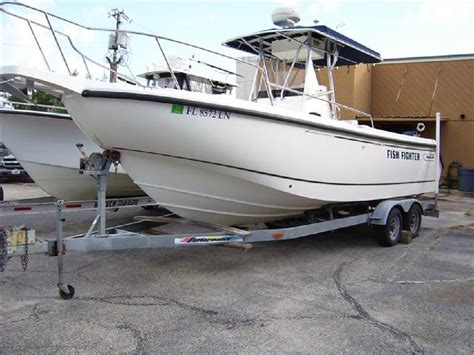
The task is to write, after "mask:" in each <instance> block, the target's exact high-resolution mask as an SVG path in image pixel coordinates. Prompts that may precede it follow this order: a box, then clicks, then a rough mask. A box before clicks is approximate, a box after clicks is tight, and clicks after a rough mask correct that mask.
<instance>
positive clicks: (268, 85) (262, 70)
mask: <svg viewBox="0 0 474 355" xmlns="http://www.w3.org/2000/svg"><path fill="white" fill-rule="evenodd" d="M5 5H14V6H22V7H25V8H29V9H31V10H34V11H37V12H39V13H42V14H44V16H45V18H46V21H47V23H48V25H44V24H41V23H38V22H36V21H34V20H31V19H28V18H26V17H23V16H20V15H18V14H14V13H11V12H9V11H7V10H5V9H3V8H2V7H3V6H5ZM0 11H1V12H3V13H5V14H7V15H10V16H13V17H16V18H19V19H21V20H23V21H26V22H27V23H28V25H29V27H30V30H31V32H32V35H33V37H34V39H35V42H36V44H37V46H38V48H39V50H40V52H41V55H42V57H43V60H44V61H45V63H46V66H47V67H48V69H49V70H50V71H52V70H51V68H50V65H49V63H48V61H47V59H46V56H45V55H44V52H43V50H42V48H41V45H40V43H39V41H38V39H37V37H36V34H35V32H34V30H33V27H32V26H31V24H34V25H36V26H39V27H41V28H45V29H48V30H50V31H51V33H52V35H53V37H54V40H55V42H56V45H57V47H58V49H59V51H60V53H61V57H62V59H63V61H64V63H65V65H66V68H67V70H68V72H69V74H70V75H74V73H71V70H70V67H69V65H68V62H67V60H66V57H65V55H64V52H63V50H62V48H61V45H60V44H59V41H58V39H57V36H56V35H57V34H58V35H61V36H64V37H65V38H66V39H67V40H68V42H69V44H70V46H71V48H72V49H73V50H74V51H75V52H76V53H77V54H79V55H80V57H81V58H82V61H83V63H84V66H85V68H86V71H87V74H88V77H89V78H90V77H91V73H90V70H89V67H88V65H87V62H88V61H89V62H91V63H93V64H95V65H97V66H98V67H100V68H102V69H105V70H107V71H108V72H112V73H115V74H117V76H118V77H121V78H122V79H124V80H126V81H129V82H132V83H134V84H136V85H138V86H140V87H146V86H145V85H143V84H141V83H140V82H139V81H138V80H136V79H135V78H131V77H128V76H127V75H124V74H121V73H119V72H118V71H116V70H113V69H111V68H110V67H106V66H105V65H102V64H100V63H98V62H97V61H95V60H93V59H92V58H90V57H88V56H87V55H85V54H84V53H82V52H81V51H80V50H79V49H78V48H77V47H76V46H75V45H74V43H73V41H72V39H71V37H70V36H69V35H68V34H66V33H63V32H61V31H58V30H56V29H54V28H53V26H52V24H51V21H50V17H52V18H55V19H58V20H61V21H64V22H66V23H69V24H72V25H74V26H77V27H79V28H82V29H85V30H88V31H99V32H115V33H119V32H120V33H127V34H134V35H138V36H143V37H149V38H153V39H154V40H155V41H156V43H157V45H158V48H159V49H160V52H161V54H162V56H163V58H164V60H165V62H166V65H167V67H168V69H169V71H170V75H171V76H172V78H173V81H174V82H175V85H176V87H177V88H178V89H181V88H180V85H179V83H178V80H177V78H176V76H175V73H174V70H173V68H172V67H171V65H170V63H169V60H168V58H167V56H166V54H165V52H164V50H163V48H162V46H161V44H160V40H164V41H169V42H172V43H176V44H180V45H184V46H186V47H190V48H194V49H198V50H201V51H204V52H207V53H211V54H214V55H217V56H220V57H222V58H226V59H230V60H233V61H235V62H239V63H243V64H246V65H249V66H251V67H254V68H255V69H256V74H257V73H260V74H261V76H262V78H264V79H265V80H263V81H264V83H265V88H266V90H267V91H268V92H269V98H270V103H271V105H274V103H273V100H272V98H271V95H270V94H271V87H276V88H279V89H281V90H282V92H283V90H284V91H289V92H292V93H296V94H297V95H301V96H307V97H311V98H314V99H317V100H321V101H324V102H327V103H329V104H330V105H334V106H336V107H337V108H339V109H344V110H348V111H352V112H355V113H358V114H360V115H362V116H367V117H368V118H370V121H371V124H372V127H374V122H373V117H372V115H371V114H369V113H366V112H363V111H360V110H357V109H355V108H353V107H350V106H346V105H343V104H340V103H337V102H335V101H330V100H325V99H322V98H320V97H318V96H315V95H311V94H307V93H304V92H300V91H297V90H293V89H291V88H289V87H287V86H286V84H287V81H286V80H285V86H281V85H278V84H275V83H271V82H270V80H269V79H268V75H267V73H266V70H265V69H266V68H265V58H263V66H264V67H263V68H262V67H261V66H260V65H257V64H254V63H252V62H249V61H246V60H244V59H240V58H236V57H233V56H230V55H226V54H222V53H219V52H216V51H214V50H211V49H207V48H204V47H201V46H198V45H195V44H191V43H187V42H184V41H180V40H175V39H172V38H168V37H164V36H159V35H155V34H151V33H147V32H140V31H130V30H120V29H109V28H100V27H89V26H84V25H81V24H80V23H77V22H74V21H71V20H68V19H66V18H64V17H61V16H58V15H55V14H52V13H49V12H47V11H44V10H41V9H38V8H35V7H33V6H30V5H26V4H22V3H18V2H12V1H5V2H0ZM285 37H286V36H285ZM289 39H291V40H295V39H293V38H291V37H289ZM296 42H299V41H298V40H296ZM260 62H261V61H259V63H260ZM292 64H293V65H292V66H294V63H292ZM131 74H132V75H133V73H131ZM331 93H333V90H331Z"/></svg>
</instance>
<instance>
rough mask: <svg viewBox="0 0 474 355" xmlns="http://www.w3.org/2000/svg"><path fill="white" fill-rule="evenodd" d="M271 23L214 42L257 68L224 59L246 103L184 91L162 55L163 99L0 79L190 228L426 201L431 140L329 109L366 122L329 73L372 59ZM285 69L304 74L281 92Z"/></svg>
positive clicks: (49, 80) (112, 87)
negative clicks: (166, 76) (52, 106)
mask: <svg viewBox="0 0 474 355" xmlns="http://www.w3.org/2000/svg"><path fill="white" fill-rule="evenodd" d="M275 22H276V23H277V24H279V25H282V27H280V28H274V29H270V30H265V31H261V32H256V33H252V34H249V35H245V36H239V37H236V38H233V39H231V40H229V41H227V42H225V43H224V44H225V45H226V46H227V47H231V48H234V49H237V50H240V51H244V52H245V53H250V54H253V55H257V56H258V58H259V63H258V64H254V63H249V62H246V61H243V60H241V59H236V60H237V61H240V62H243V63H246V64H248V65H251V66H252V67H254V68H255V78H254V81H253V84H254V85H253V86H254V89H253V90H252V96H251V97H250V99H249V100H248V101H247V100H240V99H236V98H234V97H232V96H229V95H222V94H218V93H216V92H211V93H205V92H204V93H203V92H193V91H189V90H187V89H186V87H185V86H181V85H180V83H179V82H178V79H177V77H176V75H175V74H174V71H173V69H172V68H171V67H169V61H168V60H167V57H166V55H165V53H164V52H162V53H163V55H164V57H165V61H166V63H167V65H168V67H169V69H170V77H171V78H172V80H173V81H174V83H175V88H160V87H157V88H150V87H146V86H144V85H140V84H139V83H137V85H126V84H121V83H103V82H98V81H93V80H85V79H78V78H73V77H64V76H61V75H58V74H55V73H47V72H45V73H41V72H38V71H31V70H27V69H24V68H18V67H9V68H4V69H3V75H4V76H7V77H8V76H15V75H22V76H23V77H25V78H28V79H29V80H32V81H36V82H39V83H43V84H47V85H50V86H52V87H55V88H61V90H62V91H63V94H62V96H61V99H62V102H63V103H64V105H65V107H66V108H67V110H68V111H69V112H70V113H71V115H72V118H73V120H74V121H75V122H76V123H77V125H78V126H79V127H80V128H81V129H82V130H83V132H84V133H85V134H86V135H87V136H88V137H89V138H90V139H91V140H93V141H94V142H95V143H96V144H98V145H100V146H101V148H103V149H106V150H110V151H117V152H118V153H119V154H120V162H121V163H122V164H123V166H124V168H125V169H126V170H127V171H128V173H129V174H130V176H131V177H132V179H133V181H134V182H135V183H136V184H137V185H138V186H140V188H142V189H143V190H144V191H145V192H146V193H147V194H148V195H149V196H150V197H152V198H153V199H155V200H156V202H157V203H159V204H160V205H162V206H164V207H165V208H167V209H168V210H170V211H173V212H175V213H176V214H177V215H179V216H181V217H184V218H188V219H191V220H196V221H202V222H209V223H219V224H226V225H240V224H245V223H256V222H268V221H274V220H280V219H285V218H292V217H297V216H300V215H302V214H304V213H306V212H307V211H311V210H315V209H320V208H322V207H324V206H327V205H334V204H339V203H353V202H360V203H366V204H368V205H370V203H372V202H373V201H380V200H384V199H392V198H397V197H402V196H413V195H419V194H423V193H427V192H432V191H435V188H436V173H437V162H436V159H435V151H436V142H435V141H433V140H430V139H424V138H419V137H410V136H405V135H400V134H396V133H391V132H386V131H383V130H378V129H375V128H373V127H368V126H365V125H359V124H358V123H357V122H356V121H343V120H339V112H340V110H352V111H355V112H357V113H358V114H359V115H367V116H369V117H370V115H369V114H366V113H364V112H361V111H358V110H356V109H354V108H351V107H348V106H345V105H342V104H339V103H337V102H336V94H335V91H334V84H333V83H334V81H333V77H332V72H333V69H334V68H335V66H336V65H349V64H358V63H377V62H379V61H381V57H380V55H379V54H378V53H377V52H375V51H373V50H371V49H369V48H367V47H365V46H363V45H361V44H359V43H358V42H356V41H354V40H352V39H349V38H348V37H346V36H344V35H342V34H340V33H338V32H336V31H334V30H332V29H330V28H328V27H326V26H294V22H295V21H294V16H293V17H291V16H289V17H288V18H287V21H282V20H281V19H278V21H275ZM128 32H129V33H135V34H142V35H144V36H148V37H152V38H153V39H155V40H156V42H157V43H158V45H159V47H160V49H162V47H161V45H160V41H161V40H168V41H173V40H171V39H167V38H164V37H160V36H156V35H151V34H144V33H136V32H131V31H128ZM175 42H176V41H175ZM179 43H181V44H182V43H183V42H180V41H179ZM192 47H193V48H198V49H200V47H198V46H192ZM212 53H213V54H217V55H220V56H221V57H224V58H230V57H229V56H227V55H223V54H219V53H216V52H212ZM83 58H84V57H83ZM271 62H276V63H279V64H278V65H280V66H281V67H283V68H284V69H283V70H281V71H280V72H279V73H276V74H275V73H273V74H272V75H273V77H274V78H273V79H277V80H270V79H271V76H272V75H270V70H269V68H268V65H269V63H271ZM297 67H300V68H301V67H304V76H305V80H304V86H303V88H301V89H300V90H299V89H298V88H292V87H290V85H289V84H288V83H289V80H288V79H289V78H290V77H291V75H292V73H293V70H295V68H297ZM315 67H326V68H327V71H328V76H329V80H328V82H329V87H327V88H326V87H324V86H322V85H320V84H319V83H318V79H317V76H316V72H315ZM275 76H276V78H275ZM278 76H279V77H278ZM277 82H280V83H283V84H282V85H280V84H277ZM176 88H178V89H179V90H176ZM262 88H263V91H264V92H263V93H262V90H261V89H262Z"/></svg>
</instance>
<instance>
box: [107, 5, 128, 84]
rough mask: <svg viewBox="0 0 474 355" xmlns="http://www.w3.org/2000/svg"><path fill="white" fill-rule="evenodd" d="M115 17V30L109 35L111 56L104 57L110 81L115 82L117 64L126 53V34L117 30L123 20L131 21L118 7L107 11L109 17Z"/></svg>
mask: <svg viewBox="0 0 474 355" xmlns="http://www.w3.org/2000/svg"><path fill="white" fill-rule="evenodd" d="M111 17H113V18H114V19H115V29H116V31H115V32H112V33H111V34H110V35H109V47H108V48H109V51H112V53H111V56H110V55H109V56H108V57H106V59H107V62H109V65H110V69H111V70H110V78H109V80H110V82H111V83H115V82H116V81H117V68H118V66H119V64H121V63H122V62H123V58H124V56H125V54H126V53H127V47H128V35H127V33H125V32H119V31H118V30H120V25H121V24H122V23H123V21H124V20H125V21H127V22H128V23H131V22H132V20H131V19H130V18H129V17H128V16H127V15H126V14H125V12H124V10H121V11H119V10H118V9H112V10H110V12H109V18H111Z"/></svg>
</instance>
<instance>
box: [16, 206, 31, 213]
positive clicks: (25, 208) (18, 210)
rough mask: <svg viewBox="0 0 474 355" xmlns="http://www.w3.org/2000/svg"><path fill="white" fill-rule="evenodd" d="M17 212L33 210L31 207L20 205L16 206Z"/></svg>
mask: <svg viewBox="0 0 474 355" xmlns="http://www.w3.org/2000/svg"><path fill="white" fill-rule="evenodd" d="M14 211H15V212H22V211H31V207H26V206H20V207H15V208H14Z"/></svg>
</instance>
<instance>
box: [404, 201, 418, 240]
mask: <svg viewBox="0 0 474 355" xmlns="http://www.w3.org/2000/svg"><path fill="white" fill-rule="evenodd" d="M422 214H423V211H422V210H421V207H420V205H418V204H416V203H415V204H413V205H412V206H411V207H410V209H409V210H408V213H407V214H406V216H405V219H404V221H403V230H406V231H410V232H411V234H412V236H413V238H415V237H417V236H418V234H419V233H420V227H421V216H422Z"/></svg>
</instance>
